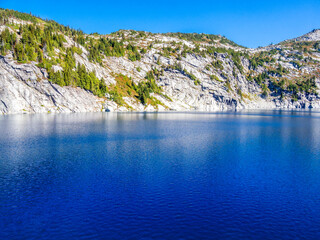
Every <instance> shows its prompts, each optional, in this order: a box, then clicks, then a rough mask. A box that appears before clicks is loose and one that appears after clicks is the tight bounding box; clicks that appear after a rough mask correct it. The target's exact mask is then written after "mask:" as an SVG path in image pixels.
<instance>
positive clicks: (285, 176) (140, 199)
mask: <svg viewBox="0 0 320 240" xmlns="http://www.w3.org/2000/svg"><path fill="white" fill-rule="evenodd" d="M0 239H68V240H70V239H308V240H312V239H315V240H316V239H320V113H317V112H313V113H310V112H260V113H259V112H249V113H224V114H223V113H217V114H183V113H179V114H177V113H172V114H171V113H170V114H164V113H161V114H160V113H159V114H143V113H140V114H120V113H119V114H116V113H94V114H60V115H32V116H27V115H19V116H2V117H0Z"/></svg>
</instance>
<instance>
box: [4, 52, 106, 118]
mask: <svg viewBox="0 0 320 240" xmlns="http://www.w3.org/2000/svg"><path fill="white" fill-rule="evenodd" d="M46 77H47V73H46V71H45V70H43V69H40V68H38V67H36V66H35V64H32V63H31V64H17V63H15V62H14V61H13V60H11V59H10V57H3V56H1V57H0V113H2V114H14V113H48V112H94V111H101V109H102V101H101V99H99V98H97V97H96V96H94V95H93V94H92V93H90V92H88V91H85V90H83V89H80V88H73V87H60V86H58V85H55V84H52V83H51V82H49V81H48V80H47V79H46Z"/></svg>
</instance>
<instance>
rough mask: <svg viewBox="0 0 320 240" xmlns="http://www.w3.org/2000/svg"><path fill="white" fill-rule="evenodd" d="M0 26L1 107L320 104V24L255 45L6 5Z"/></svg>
mask: <svg viewBox="0 0 320 240" xmlns="http://www.w3.org/2000/svg"><path fill="white" fill-rule="evenodd" d="M0 23H1V24H0V42H1V45H0V51H1V56H0V100H1V101H0V113H2V114H10V113H37V112H43V113H44V112H82V111H84V112H86V111H169V110H176V111H194V110H196V111H221V110H232V109H233V110H239V109H262V108H263V109H278V108H282V109H293V108H319V106H320V98H319V96H318V94H319V86H320V85H319V83H320V79H319V73H320V64H319V61H320V45H319V40H318V38H317V34H318V32H317V31H318V30H315V31H314V32H310V33H307V34H305V35H303V36H301V37H298V38H296V39H300V40H299V41H290V40H287V41H284V42H281V43H279V44H276V45H270V46H266V47H263V48H258V49H250V48H245V47H242V46H239V45H238V44H236V43H234V42H233V41H230V40H229V39H227V38H225V37H223V36H221V35H213V34H198V33H160V34H159V33H158V34H157V33H150V32H145V31H134V30H119V31H117V32H114V33H111V34H106V35H99V34H85V33H83V32H82V31H81V30H74V29H72V28H70V27H68V26H63V25H61V24H58V23H56V22H55V21H52V20H42V19H40V18H37V17H34V16H32V15H29V14H25V13H20V12H17V11H13V10H4V9H2V10H0ZM314 33H315V34H314ZM314 36H316V37H314ZM306 39H309V40H310V41H305V40H306ZM312 39H315V40H314V41H312Z"/></svg>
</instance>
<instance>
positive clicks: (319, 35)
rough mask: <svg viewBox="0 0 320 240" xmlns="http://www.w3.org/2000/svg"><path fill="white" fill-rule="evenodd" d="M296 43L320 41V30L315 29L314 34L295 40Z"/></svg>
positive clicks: (310, 33)
mask: <svg viewBox="0 0 320 240" xmlns="http://www.w3.org/2000/svg"><path fill="white" fill-rule="evenodd" d="M294 40H295V41H306V42H310V41H320V29H315V30H313V31H312V32H309V33H307V34H305V35H303V36H301V37H298V38H296V39H294Z"/></svg>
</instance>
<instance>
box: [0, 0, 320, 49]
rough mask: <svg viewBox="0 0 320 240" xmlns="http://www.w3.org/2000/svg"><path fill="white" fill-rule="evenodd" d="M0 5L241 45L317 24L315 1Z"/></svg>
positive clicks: (8, 0) (88, 23)
mask: <svg viewBox="0 0 320 240" xmlns="http://www.w3.org/2000/svg"><path fill="white" fill-rule="evenodd" d="M0 6H1V7H2V8H9V9H15V10H18V11H23V12H32V13H33V14H34V15H37V16H40V17H43V18H49V19H53V20H56V21H57V22H59V23H62V24H65V25H69V26H71V27H73V28H76V29H78V28H80V29H82V30H83V31H84V32H86V33H91V32H99V33H102V34H105V33H110V32H114V31H117V30H119V29H134V30H145V31H150V32H198V33H212V34H221V35H225V36H226V37H228V38H229V39H231V40H233V41H235V42H236V43H238V44H241V45H244V46H247V47H257V46H265V45H268V44H270V43H277V42H280V41H282V40H285V39H288V38H294V37H297V36H300V35H302V34H305V33H307V32H309V31H311V30H312V29H315V28H320V0H300V1H297V0H290V1H289V0H268V1H265V0H261V1H259V0H255V1H253V0H249V1H245V0H243V1H240V0H225V1H223V0H221V1H216V0H211V1H207V0H205V1H189V0H185V1H180V0H177V1H174V0H170V1H168V0H158V1H157V0H154V1H150V0H149V1H146V0H130V1H128V0H121V1H119V0H113V1H97V0H85V1H84V0H77V1H76V0H55V1H43V0H41V1H40V0H34V1H33V0H28V1H27V0H0Z"/></svg>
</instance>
